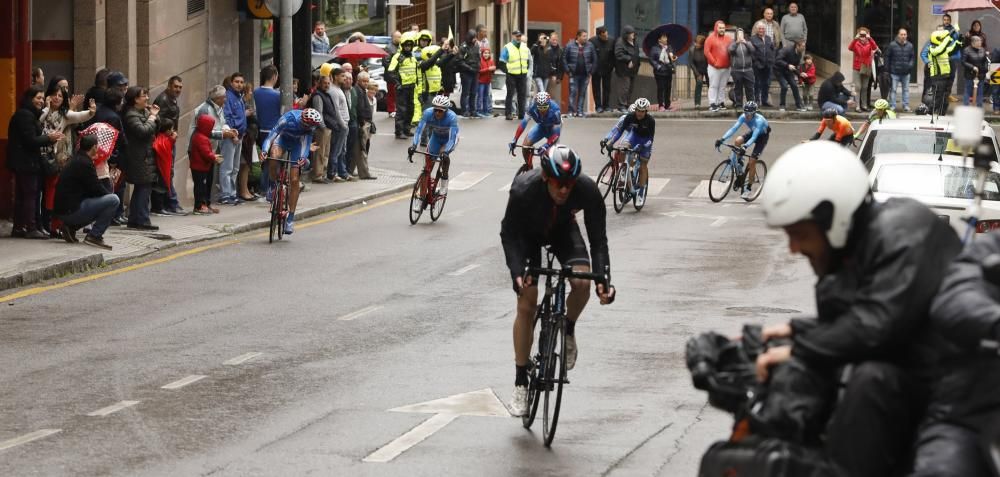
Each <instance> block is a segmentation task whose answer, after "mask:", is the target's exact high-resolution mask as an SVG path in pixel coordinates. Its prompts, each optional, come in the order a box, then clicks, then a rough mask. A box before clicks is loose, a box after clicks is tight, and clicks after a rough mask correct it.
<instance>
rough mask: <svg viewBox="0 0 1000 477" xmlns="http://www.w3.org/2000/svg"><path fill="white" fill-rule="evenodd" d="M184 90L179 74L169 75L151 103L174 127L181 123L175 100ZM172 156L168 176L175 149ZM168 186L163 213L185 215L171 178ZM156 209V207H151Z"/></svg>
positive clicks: (172, 165)
mask: <svg viewBox="0 0 1000 477" xmlns="http://www.w3.org/2000/svg"><path fill="white" fill-rule="evenodd" d="M183 90H184V81H183V80H182V79H181V77H180V76H171V77H170V79H169V80H167V88H166V89H164V90H163V92H161V93H160V94H158V95H157V96H156V99H155V100H154V101H153V104H155V105H157V106H159V107H160V117H161V118H163V119H169V120H170V121H171V122H172V123H173V124H174V127H175V128H176V127H177V126H179V125H180V124H181V108H180V106H179V105H178V104H177V100H178V99H179V98H180V97H181V91H183ZM172 152H173V156H172V158H171V163H170V177H173V176H174V173H173V170H174V162H176V161H177V149H176V148H174V149H172ZM167 186H169V188H170V189H169V191H167V197H166V198H165V199H164V206H163V211H162V212H163V213H164V214H166V215H187V212H185V211H184V208H183V207H181V203H180V202H179V201H178V200H177V189H175V188H174V183H173V180H171V181H169V182H167ZM153 197H154V200H153V203H154V204H155V203H156V200H160V199H155V197H156V193H155V192H154V195H153ZM153 209H154V210H156V207H155V206H154V207H153Z"/></svg>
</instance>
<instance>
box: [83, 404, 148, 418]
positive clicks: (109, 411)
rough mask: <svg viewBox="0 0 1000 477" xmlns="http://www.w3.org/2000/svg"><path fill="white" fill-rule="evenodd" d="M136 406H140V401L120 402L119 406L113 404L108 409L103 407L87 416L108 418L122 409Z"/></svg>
mask: <svg viewBox="0 0 1000 477" xmlns="http://www.w3.org/2000/svg"><path fill="white" fill-rule="evenodd" d="M136 404H139V401H120V402H118V403H117V404H112V405H110V406H108V407H103V408H101V409H98V410H96V411H94V412H92V413H90V414H87V415H88V416H90V417H104V416H107V415H108V414H114V413H116V412H118V411H121V410H122V409H125V408H129V407H132V406H135V405H136Z"/></svg>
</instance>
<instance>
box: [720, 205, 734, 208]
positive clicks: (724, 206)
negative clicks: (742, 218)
mask: <svg viewBox="0 0 1000 477" xmlns="http://www.w3.org/2000/svg"><path fill="white" fill-rule="evenodd" d="M731 205H733V204H722V208H723V209H725V208H727V207H729V206H731Z"/></svg>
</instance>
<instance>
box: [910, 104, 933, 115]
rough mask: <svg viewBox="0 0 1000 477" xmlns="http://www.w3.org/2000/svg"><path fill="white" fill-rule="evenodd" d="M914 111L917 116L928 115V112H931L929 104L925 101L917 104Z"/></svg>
mask: <svg viewBox="0 0 1000 477" xmlns="http://www.w3.org/2000/svg"><path fill="white" fill-rule="evenodd" d="M913 112H914V113H916V114H917V116H926V115H928V114H931V110H930V108H928V107H927V105H926V104H923V103H921V104H920V106H917V109H915V110H913Z"/></svg>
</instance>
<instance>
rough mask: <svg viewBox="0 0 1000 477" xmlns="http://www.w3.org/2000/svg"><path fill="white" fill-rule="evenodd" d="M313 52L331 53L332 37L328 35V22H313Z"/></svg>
mask: <svg viewBox="0 0 1000 477" xmlns="http://www.w3.org/2000/svg"><path fill="white" fill-rule="evenodd" d="M312 52H313V53H314V54H322V55H326V54H329V53H330V37H328V36H326V23H323V22H322V21H318V22H316V23H313V34H312Z"/></svg>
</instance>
